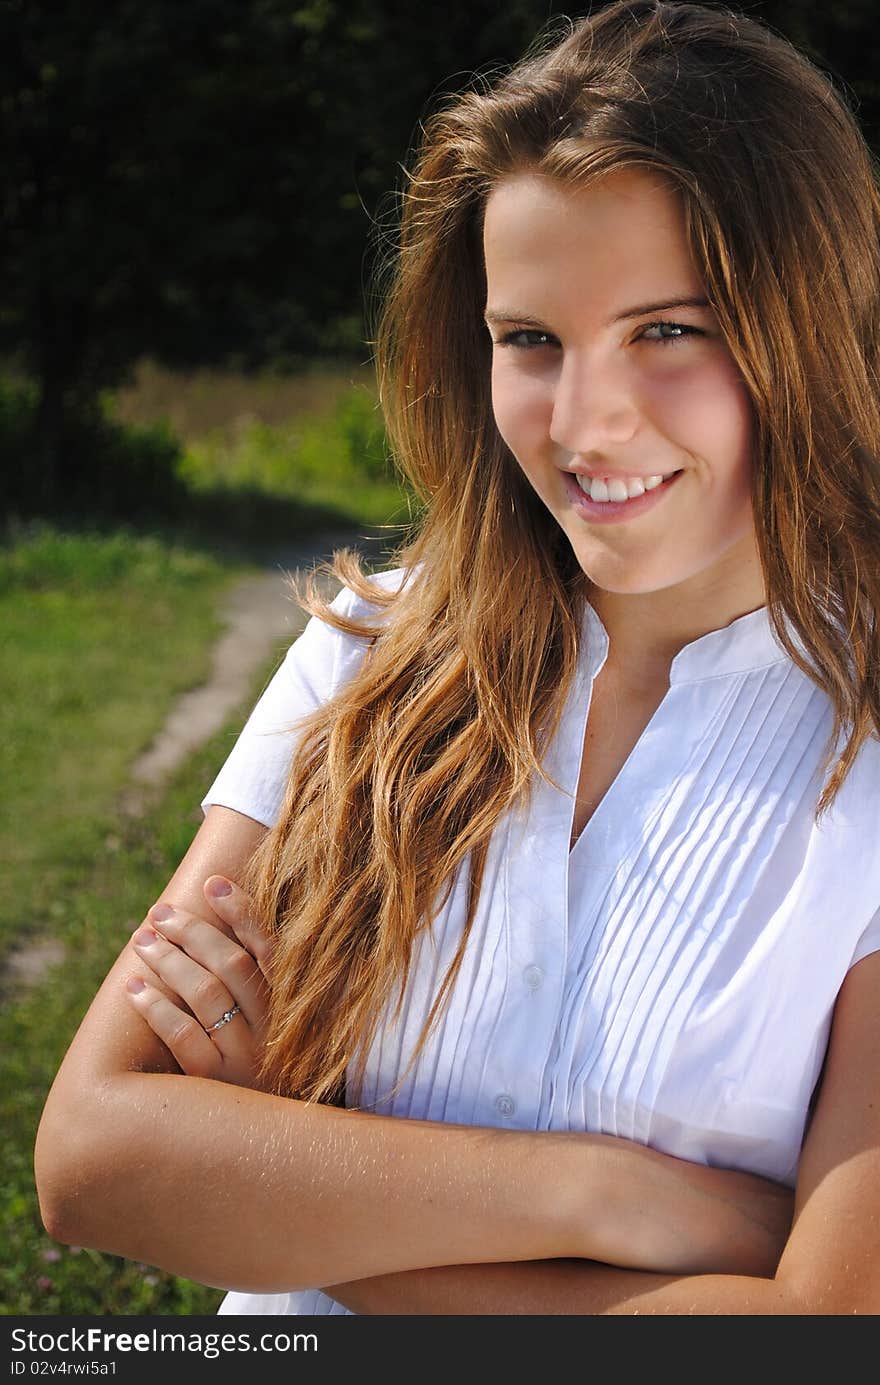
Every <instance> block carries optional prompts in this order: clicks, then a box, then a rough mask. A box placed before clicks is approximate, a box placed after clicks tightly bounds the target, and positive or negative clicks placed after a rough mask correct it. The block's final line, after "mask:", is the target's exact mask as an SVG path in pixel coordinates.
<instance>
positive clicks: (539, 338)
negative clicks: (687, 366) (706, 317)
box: [495, 321, 705, 351]
mask: <svg viewBox="0 0 880 1385" xmlns="http://www.w3.org/2000/svg"><path fill="white" fill-rule="evenodd" d="M659 327H667V328H670V329H671V330H672V331H674V332H675V333H676V335H675V336H659V337H646V336H645V333H646V332H653V331H654V330H655V328H659ZM704 335H705V334H704V333H703V332H702V331H701V330H700V328H699V327H688V326H687V325H686V324H685V323H683V322H668V321H662V322H649V323H648V325H647V326H646V327H644V328H643V329H642V331H641V333H640V335H639V338H638V340H642V339H644V340H645V341H654V342H657V344H658V345H660V346H669V345H674V344H675V343H676V342H681V341H684V340H685V338H686V337H690V336H695V337H702V336H704ZM558 344H559V343H558V342H557V340H556V338H555V337H554V336H553V335H552V334H551V333H550V332H540V331H538V330H537V329H535V328H515V329H514V330H513V331H512V332H506V333H505V335H504V336H503V337H499V338H498V340H497V341H496V342H495V345H496V346H512V347H513V348H514V350H515V351H534V350H536V349H538V348H539V347H542V346H553V345H556V346H558Z"/></svg>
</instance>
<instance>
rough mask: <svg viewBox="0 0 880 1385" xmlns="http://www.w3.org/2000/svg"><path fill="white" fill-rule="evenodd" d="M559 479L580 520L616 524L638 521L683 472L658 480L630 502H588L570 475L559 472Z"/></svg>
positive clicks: (678, 479) (589, 500)
mask: <svg viewBox="0 0 880 1385" xmlns="http://www.w3.org/2000/svg"><path fill="white" fill-rule="evenodd" d="M563 476H564V478H565V489H566V491H567V493H568V497H569V499H570V501H571V503H572V508H573V509H574V510H575V511H576V512H577V513H578V514H579V515H580V516H581V517H582V518H583V519H585V520H588V521H589V522H590V524H620V523H621V522H622V521H625V520H628V519H638V517H639V515H644V514H647V512H648V511H649V510H652V509H653V508H654V506H655V505H659V504H661V502H662V500H663V497H664V496H665V495H667V494H668V492H669V491H671V490H672V488H673V486H675V484H676V482H678V481H680V480H681V478H682V476H684V472H683V471H679V472H676V474H675V475H674V476H672V477H670V479H669V480H668V481H662V482H661V483H660V485H659V486H655V487H654V489H653V490H651V491H645V493H644V495H637V496H636V497H635V499H633V500H591V499H590V497H589V496H588V495H587V494H586V493H585V492H584V491H582V490H581V488H580V486H579V485H578V483H577V477H576V476H575V475H574V473H573V472H571V471H566V472H563Z"/></svg>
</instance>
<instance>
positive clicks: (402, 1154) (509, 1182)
mask: <svg viewBox="0 0 880 1385" xmlns="http://www.w3.org/2000/svg"><path fill="white" fill-rule="evenodd" d="M65 1118H66V1119H67V1120H68V1121H69V1120H70V1118H71V1113H70V1112H66V1111H63V1110H62V1111H61V1112H60V1113H59V1114H58V1115H56V1118H55V1123H54V1125H53V1124H52V1123H51V1122H50V1123H49V1124H47V1125H46V1126H45V1127H43V1128H41V1134H40V1140H39V1141H38V1150H37V1163H38V1184H39V1185H40V1188H41V1194H40V1195H41V1203H43V1211H44V1217H45V1218H46V1222H47V1226H48V1228H49V1230H50V1232H51V1233H52V1234H53V1235H55V1236H56V1237H57V1238H58V1239H62V1240H67V1241H76V1242H79V1243H81V1244H87V1245H90V1246H93V1247H95V1248H97V1249H100V1250H104V1251H108V1252H110V1253H112V1254H117V1255H123V1256H126V1257H127V1258H129V1259H134V1260H146V1261H149V1262H150V1263H151V1264H155V1265H159V1266H161V1267H162V1268H164V1269H167V1270H170V1271H172V1272H173V1273H176V1274H181V1275H184V1276H186V1277H188V1278H192V1279H195V1280H197V1281H199V1282H201V1283H205V1284H211V1285H214V1286H216V1287H220V1288H236V1289H240V1290H244V1291H250V1292H277V1291H282V1290H291V1289H297V1288H303V1287H309V1286H315V1285H321V1284H327V1283H336V1282H338V1281H341V1280H345V1279H361V1278H364V1277H367V1276H377V1275H382V1274H386V1273H388V1272H391V1271H400V1270H405V1269H409V1268H413V1267H424V1266H430V1265H447V1264H459V1263H480V1262H483V1261H492V1260H496V1259H497V1260H502V1261H508V1260H514V1261H515V1260H519V1259H531V1258H543V1257H548V1256H551V1257H552V1256H554V1255H557V1254H561V1253H571V1250H570V1248H569V1247H564V1246H563V1245H562V1244H561V1237H560V1235H559V1226H560V1219H559V1218H557V1216H556V1211H555V1200H554V1199H555V1194H554V1191H553V1190H554V1189H555V1188H556V1187H558V1174H559V1167H558V1163H557V1160H558V1154H557V1151H558V1148H559V1144H560V1142H562V1143H564V1142H565V1139H566V1137H565V1136H555V1135H552V1134H548V1133H542V1134H539V1135H536V1134H535V1133H533V1132H532V1133H526V1132H517V1131H498V1130H489V1129H484V1128H472V1127H468V1126H452V1125H443V1124H439V1123H434V1122H428V1121H415V1120H403V1119H398V1118H392V1117H382V1116H372V1115H365V1114H361V1113H357V1112H350V1111H345V1110H340V1109H338V1108H335V1107H330V1106H319V1105H307V1104H306V1103H303V1102H298V1101H288V1100H285V1099H284V1098H281V1097H276V1096H271V1095H268V1094H266V1093H263V1092H257V1091H252V1090H249V1089H244V1088H236V1087H232V1086H229V1085H228V1084H224V1083H219V1082H212V1081H207V1080H205V1079H201V1078H196V1077H184V1076H179V1075H174V1074H158V1073H130V1074H126V1075H123V1076H120V1077H118V1078H116V1079H114V1081H113V1082H111V1083H107V1084H105V1086H104V1088H103V1090H102V1093H101V1096H100V1098H99V1099H98V1098H96V1099H95V1104H94V1106H93V1107H92V1108H91V1110H90V1111H89V1112H88V1113H87V1114H84V1115H81V1116H80V1119H79V1125H78V1131H79V1133H78V1134H75V1135H74V1138H73V1139H71V1137H70V1131H69V1129H66V1128H65ZM88 1127H90V1128H91V1131H92V1133H91V1134H86V1133H85V1132H86V1130H87V1128H88ZM581 1138H583V1139H589V1137H581ZM596 1190H597V1204H600V1203H601V1196H602V1195H601V1187H600V1185H599V1184H598V1183H597V1188H596Z"/></svg>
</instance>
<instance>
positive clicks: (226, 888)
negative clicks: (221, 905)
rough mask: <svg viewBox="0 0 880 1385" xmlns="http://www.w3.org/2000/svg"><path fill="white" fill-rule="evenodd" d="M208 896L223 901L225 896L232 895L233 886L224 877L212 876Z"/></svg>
mask: <svg viewBox="0 0 880 1385" xmlns="http://www.w3.org/2000/svg"><path fill="white" fill-rule="evenodd" d="M208 894H209V895H213V897H214V899H222V897H223V895H227V894H232V886H231V885H230V883H229V881H228V880H224V879H223V876H222V875H212V876H211V879H210V880H209V881H208Z"/></svg>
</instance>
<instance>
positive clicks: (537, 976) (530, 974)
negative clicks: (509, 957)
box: [523, 967, 544, 991]
mask: <svg viewBox="0 0 880 1385" xmlns="http://www.w3.org/2000/svg"><path fill="white" fill-rule="evenodd" d="M543 980H544V973H543V972H542V970H541V968H540V967H526V969H525V971H524V972H523V981H525V983H526V985H527V986H528V988H529V990H530V991H536V990H537V989H538V987H539V986H540V984H541V982H542V981H543Z"/></svg>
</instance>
